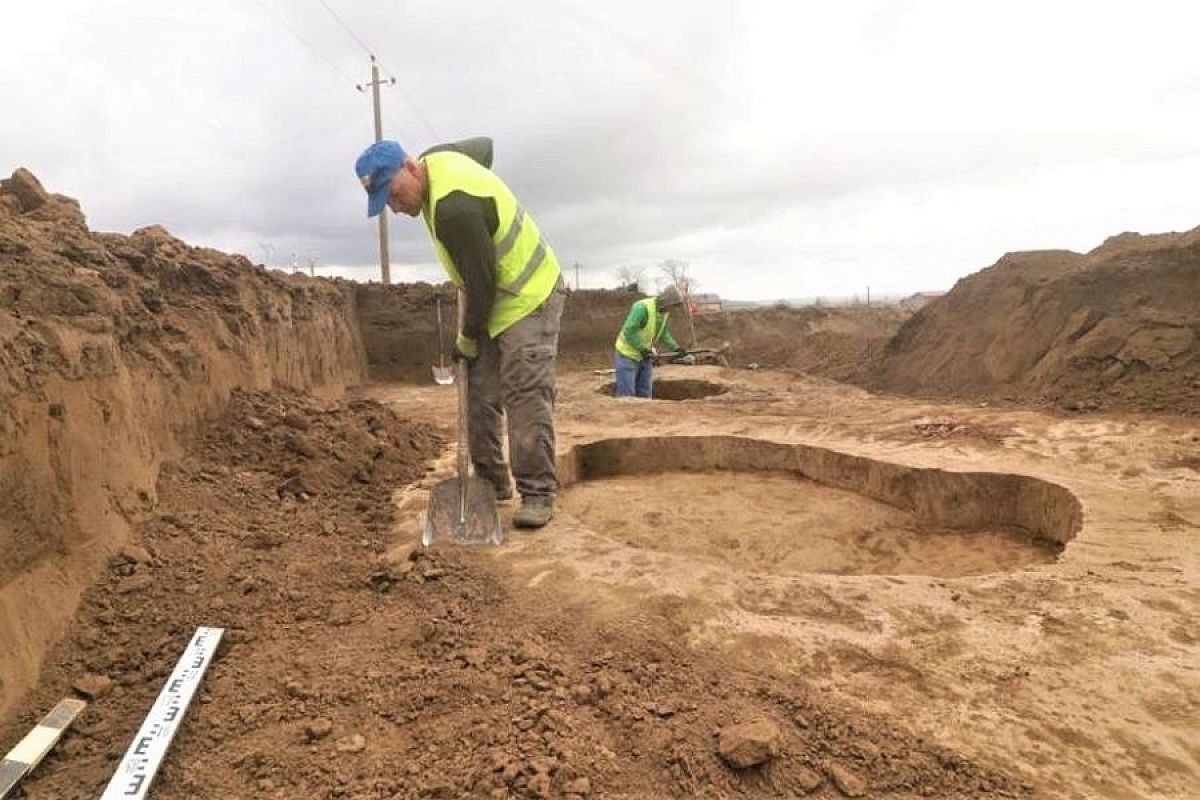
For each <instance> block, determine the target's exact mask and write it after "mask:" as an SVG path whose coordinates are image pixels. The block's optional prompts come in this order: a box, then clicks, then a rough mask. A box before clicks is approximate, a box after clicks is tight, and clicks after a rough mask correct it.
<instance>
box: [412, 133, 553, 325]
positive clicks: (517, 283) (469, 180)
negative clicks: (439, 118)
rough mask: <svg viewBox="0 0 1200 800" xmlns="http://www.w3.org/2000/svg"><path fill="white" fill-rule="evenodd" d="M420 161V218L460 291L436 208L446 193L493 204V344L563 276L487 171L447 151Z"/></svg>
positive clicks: (531, 224) (524, 217) (524, 216)
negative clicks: (424, 190) (425, 193)
mask: <svg viewBox="0 0 1200 800" xmlns="http://www.w3.org/2000/svg"><path fill="white" fill-rule="evenodd" d="M422 161H424V162H425V167H426V169H427V170H428V174H429V197H428V198H427V200H426V202H425V205H424V207H423V208H422V209H421V216H422V218H423V219H424V220H425V227H426V228H427V229H428V230H429V237H430V238H431V239H432V240H433V248H434V250H436V251H437V254H438V258H439V259H440V260H441V262H442V266H443V267H444V268H445V270H446V274H447V275H449V276H450V281H451V282H452V283H453V284H454V285H455V286H457V287H459V288H460V289H461V288H462V286H463V279H462V276H461V275H459V273H458V268H457V267H456V266H455V265H454V260H453V259H452V258H450V253H448V252H447V251H446V248H445V247H443V246H442V243H441V242H440V241H438V237H437V229H436V227H435V226H436V220H437V204H438V203H439V202H440V201H441V200H442V198H444V197H445V196H446V195H448V194H450V193H451V192H466V193H467V194H469V195H472V196H474V197H486V198H491V200H492V201H493V202H495V204H496V216H497V218H498V220H499V224H498V225H497V226H496V232H495V233H494V234H493V235H492V244H493V245H494V246H495V248H496V275H495V278H496V300H495V302H494V303H493V304H492V313H491V315H490V316H489V317H488V335H489V336H491V337H492V338H495V337H497V336H499V335H500V334H501V333H504V331H506V330H508V329H509V328H511V327H512V326H513V325H515V324H516V323H518V322H520V321H521V320H522V319H524V318H525V317H527V316H529V315H530V314H532V313H533V312H534V311H536V310H537V309H538V308H540V307H541V305H542V304H543V303H545V302H546V298H548V297H549V296H550V294H551V292H553V291H554V288H555V286H557V285H558V278H559V275H560V274H561V272H562V270H561V268H560V267H559V265H558V258H557V257H556V256H555V255H554V250H553V249H551V247H550V245H549V244H547V243H546V241H545V239H543V238H542V234H541V231H539V230H538V226H537V223H535V222H534V221H533V217H531V216H529V215H528V214H526V213H525V210H524V209H523V208H521V207H520V206H519V205H518V204H517V198H516V197H515V196H513V193H512V192H511V191H510V190H509V188H508V187H507V186H505V185H504V181H502V180H500V178H498V177H497V176H496V174H495V173H493V172H492V171H491V170H489V169H487V168H486V167H484V166H482V165H481V164H478V163H476V162H475V161H474V160H472V159H471V158H470V156H466V155H463V154H462V153H455V152H448V151H444V152H439V153H430V154H429V155H427V156H425V157H424V158H423V159H422Z"/></svg>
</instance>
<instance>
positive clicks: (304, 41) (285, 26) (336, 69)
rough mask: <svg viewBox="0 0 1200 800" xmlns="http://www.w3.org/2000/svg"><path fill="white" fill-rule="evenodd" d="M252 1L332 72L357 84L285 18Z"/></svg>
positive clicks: (256, 1)
mask: <svg viewBox="0 0 1200 800" xmlns="http://www.w3.org/2000/svg"><path fill="white" fill-rule="evenodd" d="M254 2H255V3H256V4H257V5H258V7H259V8H261V9H262V10H263V11H265V12H266V13H267V16H269V17H271V18H272V19H274V20H275V21H276V22H278V23H279V24H280V25H281V26H282V27H283V29H284V30H285V31H287V32H288V33H289V34H291V36H292V38H294V39H295V40H296V41H298V42H300V43H301V44H302V45H304V46H305V47H307V48H308V49H309V50H310V51H312V54H313V55H315V56H316V57H317V58H319V59H320V60H321V61H323V62H325V64H326V65H328V66H329V67H330V68H331V69H332V70H333V71H334V72H336V73H337V74H338V75H341V76H342V77H343V78H345V79H346V80H347V81H349V82H350V83H351V84H357V81H355V80H354V78H351V77H350V76H349V75H347V74H346V73H345V72H344V71H343V70H342V68H341V67H339V66H338V65H337V64H335V63H333V62H332V61H330V60H329V59H328V58H326V57H325V54H324V53H322V52H321V51H320V50H318V49H317V47H316V45H314V44H313V43H312V42H310V41H309V40H308V39H306V38H304V37H303V36H301V35H300V34H299V33H298V32H297V31H296V29H295V28H293V27H292V26H291V25H289V24H288V22H287V21H286V20H284V19H283V18H282V17H280V16H278V15H276V14H275V13H274V12H273V11H271V10H270V9H269V8H267V7H266V6H265V5H263V4H262V2H260V0H254Z"/></svg>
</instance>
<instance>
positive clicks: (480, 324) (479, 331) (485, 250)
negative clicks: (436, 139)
mask: <svg viewBox="0 0 1200 800" xmlns="http://www.w3.org/2000/svg"><path fill="white" fill-rule="evenodd" d="M444 151H452V152H455V153H462V154H463V155H466V156H469V157H470V158H471V159H472V160H473V161H475V162H477V163H479V164H481V165H483V166H485V167H488V168H489V169H490V168H491V166H492V140H491V139H488V138H484V137H480V138H475V139H464V140H462V141H459V142H451V143H449V144H442V145H438V146H437V147H431V148H430V149H428V150H426V151H425V152H424V153H422V154H421V157H422V158H424V157H425V156H427V155H429V154H430V153H438V152H444ZM435 215H436V216H435V218H434V221H433V224H434V229H435V230H436V231H437V238H438V241H439V242H441V243H442V246H443V247H445V248H446V252H447V253H449V254H450V258H451V259H452V260H453V261H454V266H455V268H457V269H458V274H459V275H460V276H462V279H463V292H464V293H465V294H466V297H467V304H466V312H465V314H464V318H465V321H464V323H463V334H464V335H466V336H468V337H470V338H472V339H476V340H478V339H481V338H486V337H487V322H488V316H489V315H491V313H492V304H493V303H494V302H495V301H496V248H495V247H494V246H493V244H492V237H494V236H495V234H496V228H497V227H499V225H500V218H499V214H498V213H497V212H496V203H495V201H494V200H492V199H491V198H490V197H476V196H475V195H471V194H467V193H466V192H463V191H455V192H451V193H450V194H448V195H446V196H445V197H443V198H442V199H441V201H440V202H439V203H438V204H437V210H436V212H435Z"/></svg>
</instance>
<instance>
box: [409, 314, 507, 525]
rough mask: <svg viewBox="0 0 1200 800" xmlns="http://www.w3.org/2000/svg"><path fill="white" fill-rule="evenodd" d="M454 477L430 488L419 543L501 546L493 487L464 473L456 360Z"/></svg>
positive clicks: (463, 368)
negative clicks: (445, 542)
mask: <svg viewBox="0 0 1200 800" xmlns="http://www.w3.org/2000/svg"><path fill="white" fill-rule="evenodd" d="M463 301H464V297H463V293H462V292H459V293H458V326H459V329H460V330H461V329H462V322H463V305H464V302H463ZM457 369H458V380H456V381H455V384H456V386H457V389H458V464H457V467H458V474H457V475H455V476H454V477H453V478H447V479H446V480H444V481H442V482H440V483H439V484H437V485H436V486H434V487H433V491H431V492H430V493H429V510H428V511H427V512H426V513H425V528H424V530H423V531H421V544H423V545H425V546H426V547H428V546H429V545H431V544H433V543H434V542H435V541H438V540H443V539H444V540H445V541H448V542H450V543H451V544H503V543H504V528H503V527H501V525H500V513H499V512H498V511H497V510H496V487H495V486H493V485H492V482H491V481H489V480H486V479H484V478H480V477H479V476H478V475H470V474H468V472H469V470H470V459H469V458H468V457H467V456H468V447H467V442H469V441H470V436H469V433H468V430H469V429H468V427H467V362H466V361H465V360H464V359H459V360H458V365H457Z"/></svg>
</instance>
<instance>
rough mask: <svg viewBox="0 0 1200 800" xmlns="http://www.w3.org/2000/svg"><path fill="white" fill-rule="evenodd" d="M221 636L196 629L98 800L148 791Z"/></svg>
mask: <svg viewBox="0 0 1200 800" xmlns="http://www.w3.org/2000/svg"><path fill="white" fill-rule="evenodd" d="M224 633H225V629H224V628H197V629H196V635H195V636H193V637H192V641H191V642H190V643H189V644H188V646H187V649H185V650H184V651H183V655H182V656H180V657H179V661H178V662H176V664H175V669H174V670H172V671H171V677H170V678H168V679H167V683H166V685H165V686H163V688H162V691H161V692H159V693H158V699H157V700H155V701H154V705H153V706H151V707H150V713H149V714H147V715H146V719H145V720H144V721H143V722H142V727H141V728H139V729H138V732H137V735H136V736H134V737H133V742H132V743H130V745H129V749H128V750H126V751H125V757H124V758H122V759H121V763H120V765H118V766H117V771H116V772H115V773H113V776H112V780H110V781H109V782H108V788H106V789H105V790H104V794H103V795H101V796H100V800H128V799H129V798H134V800H139V798H143V797H145V796H146V793H147V792H149V791H150V784H151V783H152V782H153V781H154V775H155V773H157V772H158V767H159V765H160V764H161V763H162V758H163V755H165V754H166V752H167V748H168V747H170V746H171V740H172V739H173V738H175V732H176V731H178V730H179V723H180V722H181V721H182V720H183V715H184V713H186V712H187V708H188V704H190V703H191V702H192V695H193V694H195V692H196V687H197V686H199V685H200V679H201V678H202V677H204V672H205V670H207V669H208V665H209V663H210V662H211V661H212V657H213V654H214V653H216V651H217V645H218V644H220V642H221V635H222V634H224Z"/></svg>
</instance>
